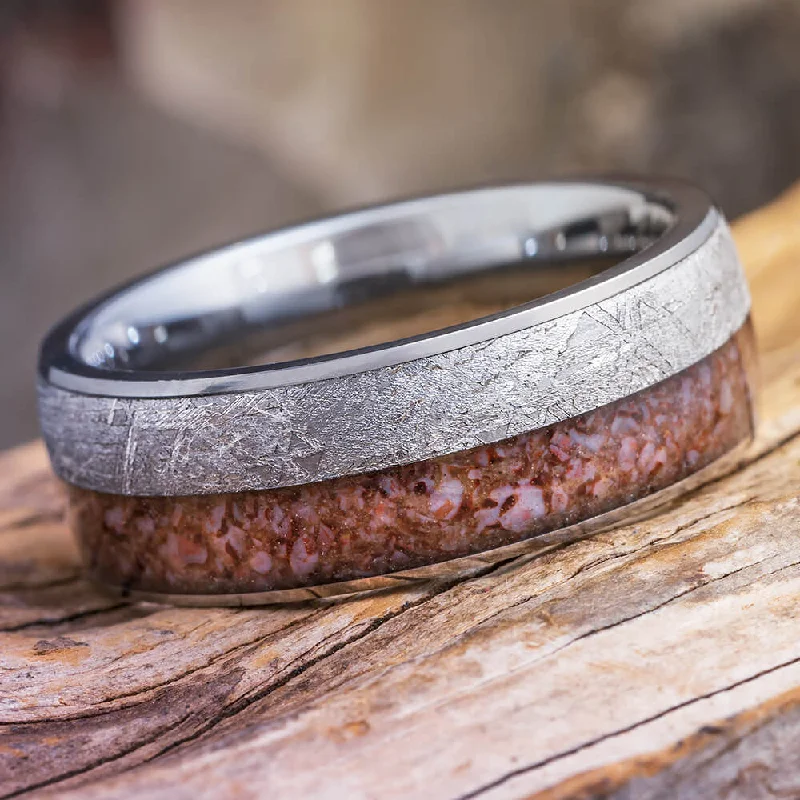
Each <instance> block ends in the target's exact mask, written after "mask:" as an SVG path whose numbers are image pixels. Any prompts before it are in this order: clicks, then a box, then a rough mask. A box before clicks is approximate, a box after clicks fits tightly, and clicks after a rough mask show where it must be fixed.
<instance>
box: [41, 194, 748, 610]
mask: <svg viewBox="0 0 800 800" xmlns="http://www.w3.org/2000/svg"><path fill="white" fill-rule="evenodd" d="M596 257H602V258H604V259H608V258H615V259H617V260H618V262H619V263H616V264H615V265H614V266H611V267H609V268H607V269H604V270H603V271H601V272H594V273H592V274H591V275H590V276H589V277H587V278H585V279H584V280H581V281H579V282H577V283H575V284H574V285H571V286H568V287H563V288H560V289H559V290H558V291H556V292H554V293H549V294H547V295H546V296H544V297H539V298H537V299H534V300H532V301H529V302H526V303H523V304H521V305H515V306H513V307H512V308H510V309H508V310H503V311H500V312H498V313H494V314H492V315H489V316H483V317H480V318H478V319H475V320H470V321H469V322H466V323H464V324H460V325H457V326H451V327H448V328H444V329H441V328H440V329H436V330H434V331H432V332H429V333H423V334H417V335H415V336H412V337H409V338H406V339H400V340H394V341H390V342H386V343H381V344H378V345H373V346H370V347H362V348H359V349H354V350H346V351H344V352H338V353H333V354H327V355H321V356H315V357H311V358H304V359H296V360H293V361H272V362H270V363H268V364H266V365H256V366H247V367H239V368H235V369H232V368H225V369H212V370H208V369H206V370H200V371H198V370H194V371H187V368H186V366H185V365H186V364H187V363H189V362H190V360H191V359H192V358H193V359H195V361H196V360H197V359H200V360H201V363H203V362H202V360H203V359H205V358H206V357H207V356H208V355H209V354H210V353H212V352H215V353H219V352H226V353H227V355H228V356H230V353H231V350H235V349H236V348H237V347H238V345H239V343H241V342H242V341H243V340H245V339H247V340H248V341H250V340H255V341H256V342H257V343H258V344H260V345H261V346H263V344H264V342H271V343H273V344H274V339H275V337H276V336H280V335H282V336H283V338H284V339H286V338H287V337H289V338H291V337H292V336H294V335H296V333H297V331H298V329H299V330H303V329H304V328H311V327H313V325H315V324H316V322H314V320H316V319H318V318H320V317H324V315H325V314H326V313H328V312H329V310H330V309H336V308H353V307H358V306H359V304H360V303H362V302H363V301H365V300H367V299H374V298H381V297H392V296H393V295H394V294H398V293H402V292H404V291H405V290H406V289H408V288H414V287H419V286H423V287H438V286H447V285H451V284H454V283H458V282H459V281H464V280H468V279H471V278H472V277H475V276H484V277H488V279H489V280H490V281H494V280H495V276H499V275H500V273H501V272H502V271H503V270H504V269H506V268H507V267H508V265H517V266H519V265H522V266H523V268H524V271H525V273H526V274H527V275H534V274H535V273H537V271H539V270H546V269H549V270H552V269H553V265H558V264H560V263H561V262H565V263H566V262H574V261H576V260H583V261H586V260H587V259H588V260H590V259H592V258H596ZM749 302H750V301H749V294H748V291H747V286H746V283H745V280H744V277H743V274H742V271H741V268H740V265H739V262H738V259H737V257H736V253H735V250H734V247H733V243H732V240H731V237H730V234H729V232H728V229H727V226H726V225H725V222H724V219H723V217H722V215H721V214H720V212H719V211H717V210H716V209H715V208H714V207H713V206H712V205H711V203H710V202H709V201H708V199H707V198H706V197H705V195H704V194H703V193H702V192H700V191H699V190H697V189H694V188H693V187H689V186H686V185H683V184H672V183H669V184H668V183H662V184H659V185H650V184H642V183H625V184H610V183H600V182H595V183H585V182H583V183H581V182H564V183H551V184H530V185H520V186H511V187H498V188H491V189H481V190H474V191H468V192H460V193H454V194H450V195H442V196H438V197H432V198H425V199H421V200H413V201H408V202H404V203H396V204H392V205H387V206H382V207H378V208H372V209H367V210H365V211H359V212H353V213H350V214H345V215H342V216H339V217H334V218H329V219H327V220H322V221H320V222H314V223H308V224H305V225H302V226H298V227H295V228H290V229H287V230H284V231H280V232H277V233H272V234H268V235H266V236H263V237H259V238H257V239H253V240H250V241H247V242H244V243H239V244H236V245H232V246H229V247H227V248H223V249H221V250H218V251H216V252H213V253H210V254H206V255H203V256H199V257H197V258H194V259H190V260H188V261H186V262H182V263H180V264H178V265H175V266H173V267H170V268H167V269H166V270H162V271H160V272H157V273H155V274H153V275H152V276H149V277H147V278H144V279H142V280H140V281H137V282H136V283H134V284H131V285H130V286H127V287H124V288H123V289H121V290H118V291H117V292H115V293H112V294H111V295H108V296H106V297H104V298H101V299H100V300H98V301H96V302H95V303H93V304H91V305H89V306H88V307H86V308H84V309H82V310H80V311H79V312H77V313H76V314H74V315H72V316H71V317H70V318H68V319H67V320H66V321H65V322H64V323H62V324H61V325H59V326H58V327H57V328H55V329H54V330H53V332H51V334H50V335H49V336H48V337H47V339H46V340H45V343H44V345H43V347H42V353H41V359H40V377H39V404H40V416H41V421H42V428H43V431H44V435H45V441H46V443H47V446H48V450H49V452H50V455H51V460H52V462H53V466H54V468H55V470H56V472H57V474H59V476H60V477H61V478H63V479H64V480H65V481H66V482H67V483H68V484H70V486H71V487H72V488H71V497H72V509H73V514H72V516H73V519H74V525H75V528H76V530H77V532H78V536H79V539H80V540H81V542H82V543H83V545H84V549H85V552H86V555H87V561H88V564H89V568H90V573H91V574H92V575H93V576H94V577H96V578H97V579H99V580H101V581H103V582H105V583H107V584H112V585H115V586H118V587H127V588H130V589H132V590H135V591H145V592H151V593H152V592H155V593H166V594H171V595H173V594H178V595H180V594H189V595H204V594H212V595H224V596H231V597H232V596H234V595H235V596H237V598H239V599H241V595H245V597H247V596H250V593H253V598H254V599H255V595H256V594H259V596H260V593H262V592H270V591H274V590H291V589H295V588H298V587H302V586H308V585H320V584H328V583H332V582H340V581H344V582H348V581H353V580H356V579H360V578H365V577H370V576H375V575H380V574H384V573H394V572H396V571H398V570H408V569H413V568H417V567H421V566H424V565H428V564H432V563H435V562H441V561H443V560H446V559H452V558H458V557H462V556H466V555H468V554H471V553H475V552H481V551H485V550H489V549H492V548H496V547H500V546H504V545H508V544H510V543H512V542H516V541H518V540H521V539H525V538H527V537H530V536H534V535H537V534H541V533H543V532H545V531H549V530H554V529H557V528H563V527H564V526H568V525H572V524H575V523H578V522H580V521H582V520H585V519H589V518H593V517H596V516H597V515H600V514H604V513H607V512H609V511H610V510H612V509H614V508H618V507H620V506H623V505H625V504H627V503H630V502H633V501H636V500H638V499H640V498H643V497H646V496H649V495H651V494H653V493H654V492H658V491H661V490H663V489H665V488H667V487H668V486H670V485H672V484H675V483H677V482H679V481H682V480H684V479H686V478H687V477H688V476H689V475H691V474H693V473H695V472H697V471H698V470H701V469H704V468H706V467H708V466H709V465H711V464H712V463H713V462H715V461H717V460H718V459H719V458H721V457H722V456H723V455H725V454H726V453H728V452H730V451H731V450H732V449H733V448H735V447H736V445H738V444H740V443H741V442H742V441H745V440H747V439H748V438H749V437H750V436H751V435H752V408H751V406H752V403H751V399H750V384H749V374H750V370H751V367H752V347H751V345H750V336H751V334H750V329H749V326H748V325H747V324H746V323H747V319H748V313H749ZM298 326H299V327H298ZM270 337H272V338H270ZM262 599H263V598H262Z"/></svg>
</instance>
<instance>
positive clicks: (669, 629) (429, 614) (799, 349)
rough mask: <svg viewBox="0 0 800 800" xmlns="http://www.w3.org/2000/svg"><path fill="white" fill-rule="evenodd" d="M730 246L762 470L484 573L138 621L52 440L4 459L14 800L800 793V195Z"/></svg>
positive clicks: (140, 610) (1, 700)
mask: <svg viewBox="0 0 800 800" xmlns="http://www.w3.org/2000/svg"><path fill="white" fill-rule="evenodd" d="M736 233H737V238H738V241H739V245H740V248H741V252H742V254H743V256H744V259H745V261H746V265H747V269H748V271H749V274H750V276H751V280H752V287H753V292H754V297H755V308H754V312H755V320H756V325H757V329H758V332H759V334H760V339H761V346H762V364H763V403H762V408H761V420H762V421H761V425H760V431H759V436H758V440H757V442H756V443H755V445H754V446H753V448H752V449H751V451H750V452H749V454H748V456H747V463H746V465H745V466H744V468H742V469H741V470H739V471H737V472H736V473H735V474H732V475H730V476H728V477H726V478H723V479H720V480H716V481H714V482H713V483H711V484H709V485H707V486H705V487H704V488H703V489H701V490H699V491H697V492H695V493H694V494H693V495H692V496H690V497H688V498H686V499H685V501H684V502H682V503H680V504H678V505H676V506H674V507H672V508H671V509H669V510H667V511H665V512H663V513H661V514H660V515H658V516H656V517H654V518H652V519H650V520H648V521H646V522H644V523H641V522H640V523H638V524H636V525H633V526H628V527H619V528H617V529H615V530H613V531H609V532H606V533H602V534H599V535H596V536H594V537H592V538H589V539H586V540H584V541H581V542H578V543H575V544H572V545H569V546H565V547H556V548H553V549H551V550H549V551H547V552H543V553H539V554H538V555H535V556H533V555H529V556H526V557H522V558H519V559H517V561H515V562H514V563H512V564H507V565H505V566H501V567H495V568H492V567H488V566H487V567H486V569H485V574H483V575H481V576H477V577H474V578H473V579H471V580H462V581H459V582H456V583H447V584H431V585H428V586H423V587H416V588H413V589H410V590H408V591H404V592H396V593H394V594H383V595H379V596H373V597H370V598H362V599H357V600H353V601H349V602H344V603H339V604H330V605H317V606H295V607H284V608H270V609H248V610H193V609H174V608H162V607H156V606H128V605H124V604H121V603H119V602H115V601H111V600H108V599H105V598H104V597H102V596H100V595H98V594H97V593H96V592H94V591H93V590H92V589H91V588H90V587H89V586H87V585H86V584H85V583H84V582H82V581H81V579H80V576H79V569H78V565H77V560H76V553H75V550H74V547H73V545H72V543H71V540H70V538H69V536H68V535H67V532H66V530H65V528H64V526H63V524H62V522H61V512H62V500H61V497H60V494H59V491H58V489H57V487H56V485H55V482H54V480H53V478H52V477H51V475H50V472H49V470H48V466H47V462H46V458H45V455H44V453H43V450H42V447H41V445H40V444H38V443H35V444H31V445H29V446H26V447H22V448H19V449H16V450H14V451H11V452H8V453H6V454H5V455H2V456H0V789H2V791H1V792H0V795H2V796H3V797H14V796H19V795H25V796H29V795H42V794H46V793H48V792H49V793H58V794H59V795H63V796H66V797H87V798H93V797H97V798H108V797H125V798H128V797H136V798H164V799H165V800H167V799H169V800H175V798H183V797H186V798H192V800H198V798H205V797H209V798H211V797H213V798H220V797H224V798H225V797H231V798H233V797H266V796H269V797H273V798H280V797H286V798H296V797H302V796H313V797H315V798H325V797H347V798H359V797H364V798H377V797H380V798H393V797H398V798H399V797H403V798H406V797H419V798H430V797H443V798H455V797H478V796H479V797H482V798H486V800H489V798H492V800H495V799H496V798H510V797H514V798H516V797H546V798H563V797H595V796H604V797H615V798H617V797H619V798H623V797H637V798H638V797H643V798H656V797H658V798H670V799H671V798H677V797H703V798H716V797H719V798H723V797H724V798H731V797H746V798H761V797H795V796H800V498H799V497H798V495H799V494H800V190H796V191H795V192H794V193H793V194H789V195H787V196H786V197H784V198H782V199H781V200H779V201H778V202H776V203H775V204H774V205H773V206H771V207H770V208H767V209H765V210H763V211H761V212H759V213H757V214H755V215H752V216H751V217H749V218H748V219H745V220H743V221H742V222H740V223H739V224H738V226H737V228H736Z"/></svg>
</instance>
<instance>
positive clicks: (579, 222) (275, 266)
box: [69, 184, 674, 373]
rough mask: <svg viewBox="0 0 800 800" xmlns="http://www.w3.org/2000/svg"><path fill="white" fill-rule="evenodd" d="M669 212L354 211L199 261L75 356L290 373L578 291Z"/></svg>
mask: <svg viewBox="0 0 800 800" xmlns="http://www.w3.org/2000/svg"><path fill="white" fill-rule="evenodd" d="M673 221H674V214H673V213H672V212H671V211H670V210H669V209H668V208H667V207H666V206H665V205H663V204H661V203H655V202H653V201H651V200H650V199H648V198H647V197H645V195H643V194H642V193H640V192H637V191H634V190H630V189H623V188H619V187H613V186H599V185H598V186H587V185H581V186H580V187H578V186H571V185H569V184H566V185H557V186H548V187H546V190H545V189H544V188H543V187H542V186H523V187H519V186H518V187H505V188H501V189H487V190H483V191H479V192H471V193H464V194H454V195H447V196H444V197H438V198H429V199H425V200H418V201H411V202H408V203H400V204H397V205H393V206H386V207H383V208H377V209H368V210H366V211H363V212H355V213H351V214H347V215H343V216H342V217H337V218H333V219H329V220H325V221H322V222H317V223H309V224H307V225H303V226H300V227H298V228H294V229H290V230H287V231H284V232H279V233H276V234H270V235H267V236H264V237H261V238H258V239H254V240H251V241H249V242H246V243H244V244H239V245H236V246H232V247H229V248H224V249H222V250H219V251H216V252H214V253H210V254H207V255H203V256H200V257H198V258H195V259H192V260H189V261H187V262H184V263H182V264H179V265H177V266H175V267H172V268H170V269H167V270H165V271H162V272H160V273H158V274H156V275H154V276H152V277H150V278H147V279H145V280H143V281H140V282H138V283H137V284H135V285H133V286H132V287H130V288H128V289H127V290H124V291H123V292H121V293H119V294H117V295H115V296H114V297H113V298H111V299H110V300H107V301H105V302H104V303H102V304H100V305H99V306H98V307H97V308H95V309H94V310H93V311H92V312H91V313H90V314H89V315H88V316H87V317H85V318H84V319H83V320H82V321H81V323H80V324H79V325H78V327H77V328H76V329H75V331H74V332H73V333H72V335H71V336H70V339H69V350H70V352H71V354H72V356H73V357H75V358H77V359H78V360H79V361H80V362H82V363H84V364H86V365H88V366H91V367H94V368H99V369H104V370H110V371H111V370H113V371H136V372H154V373H158V372H160V371H164V370H170V371H174V370H213V369H222V368H227V367H234V366H252V365H256V364H265V363H281V362H286V361H291V360H294V359H298V358H309V357H314V356H318V355H323V354H331V353H337V352H342V351H347V350H352V349H355V348H362V347H369V346H374V345H379V344H381V343H384V342H387V341H392V340H396V339H402V338H407V337H414V336H418V335H420V334H424V333H427V332H430V331H434V330H440V329H442V328H445V327H448V326H453V325H459V324H463V323H467V322H470V321H472V320H475V319H479V318H481V317H485V316H487V315H490V314H494V313H497V312H502V311H506V310H508V309H511V308H513V307H515V306H518V305H520V304H522V303H526V302H529V301H531V300H535V299H538V298H540V297H543V296H545V295H547V294H550V293H552V292H555V291H558V290H561V289H564V288H567V287H569V286H573V285H576V284H578V283H580V282H581V281H584V280H586V279H587V278H590V277H592V276H594V275H597V274H598V273H599V272H602V271H603V270H605V269H607V268H608V267H609V266H612V265H613V264H615V263H617V262H619V261H620V260H622V259H624V258H626V257H628V256H630V255H632V254H634V253H636V252H639V251H640V250H642V249H643V248H644V247H646V246H648V245H650V244H651V243H653V242H654V241H655V240H656V239H658V238H659V236H661V235H662V234H663V233H664V232H665V231H666V230H667V229H668V228H669V227H670V225H671V224H672V223H673Z"/></svg>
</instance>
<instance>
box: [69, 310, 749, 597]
mask: <svg viewBox="0 0 800 800" xmlns="http://www.w3.org/2000/svg"><path fill="white" fill-rule="evenodd" d="M751 336H752V334H751V331H750V328H749V325H748V326H745V327H744V328H743V329H742V330H741V331H740V332H739V333H738V334H736V336H734V337H733V338H732V339H731V340H730V341H729V342H728V343H727V344H726V345H725V346H723V347H722V348H720V349H719V350H718V351H716V352H715V353H713V354H712V355H710V356H709V357H708V358H706V359H704V360H703V361H702V362H700V363H699V364H696V365H694V366H692V367H690V368H689V369H687V370H685V371H683V372H682V373H680V374H678V375H675V376H674V377H672V378H669V379H668V380H666V381H663V382H662V383H660V384H658V385H657V386H654V387H651V388H650V389H646V390H644V391H642V392H639V393H638V394H637V395H634V396H632V397H630V398H626V399H624V400H621V401H618V402H616V403H612V404H611V405H608V406H605V407H603V408H601V409H598V410H597V411H593V412H591V413H588V414H584V415H582V416H580V417H576V418H574V419H570V420H567V421H565V422H562V423H558V424H556V425H552V426H550V427H548V428H544V429H541V430H538V431H533V432H530V433H525V434H521V435H519V436H515V437H513V438H511V439H507V440H505V441H503V442H499V443H497V444H491V445H485V446H482V447H477V448H475V449H473V450H468V451H464V452H460V453H456V454H454V455H449V456H444V457H441V458H435V459H431V460H429V461H424V462H420V463H416V464H410V465H407V466H401V467H394V468H391V469H386V470H382V471H380V472H375V473H370V474H366V475H356V476H350V477H344V478H336V479H334V480H328V481H323V482H320V483H315V484H309V485H306V486H299V487H294V488H287V489H273V490H268V491H263V492H241V493H234V494H223V495H205V496H191V497H165V498H142V497H123V496H116V495H106V494H101V493H98V492H93V491H88V490H85V489H79V488H76V487H70V498H71V517H72V522H73V526H74V529H75V531H76V533H77V536H78V539H79V541H80V543H81V546H82V549H83V553H84V558H85V561H86V564H87V565H88V568H89V571H90V573H91V575H92V576H93V577H94V578H96V579H97V580H100V581H102V582H104V583H107V584H112V585H116V586H124V587H127V588H131V589H140V590H147V591H155V592H169V593H193V594H196V593H225V592H256V591H266V590H270V589H287V588H293V587H298V586H305V585H313V584H323V583H330V582H333V581H342V580H351V579H354V578H359V577H366V576H372V575H379V574H382V573H386V572H393V571H396V570H400V569H406V568H410V567H417V566H421V565H425V564H431V563H434V562H438V561H445V560H447V559H451V558H455V557H458V556H463V555H467V554H470V553H475V552H479V551H483V550H488V549H491V548H494V547H498V546H500V545H505V544H509V543H511V542H516V541H519V540H521V539H525V538H528V537H531V536H536V535H537V534H541V533H543V532H546V531H551V530H555V529H557V528H561V527H564V526H566V525H570V524H573V523H576V522H579V521H581V520H585V519H589V518H591V517H593V516H596V515H598V514H602V513H604V512H606V511H609V510H611V509H613V508H616V507H618V506H621V505H624V504H626V503H629V502H632V501H633V500H636V499H638V498H641V497H644V496H645V495H648V494H650V493H652V492H655V491H658V490H659V489H663V488H665V487H667V486H669V485H670V484H672V483H674V482H676V481H678V480H681V479H683V478H685V477H687V476H688V475H690V474H691V473H693V472H696V471H697V470H699V469H701V468H702V467H705V466H707V465H708V464H710V463H711V462H713V461H714V460H716V459H717V458H719V457H720V456H722V455H723V454H725V453H726V452H728V451H729V450H730V449H731V448H733V447H734V446H735V445H737V444H738V443H740V442H741V441H743V440H745V439H747V438H749V437H750V436H751V434H752V420H751V402H750V390H749V384H748V369H747V367H748V363H749V358H748V353H750V352H751Z"/></svg>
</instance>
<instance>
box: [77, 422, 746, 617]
mask: <svg viewBox="0 0 800 800" xmlns="http://www.w3.org/2000/svg"><path fill="white" fill-rule="evenodd" d="M751 444H752V437H748V438H747V439H746V440H745V441H743V442H741V443H740V444H738V445H736V446H735V447H734V448H733V449H731V450H730V451H729V452H728V453H726V454H725V455H723V456H721V457H720V458H718V459H717V460H716V461H714V462H713V463H711V464H709V465H708V466H707V467H705V468H703V469H701V470H698V471H697V472H695V473H694V474H693V475H690V476H689V477H687V478H684V479H683V480H682V481H678V482H677V483H674V484H672V485H671V486H667V487H666V488H664V489H662V490H661V491H659V492H655V493H653V494H651V495H648V496H647V497H643V498H640V499H639V500H635V501H634V502H632V503H628V504H627V505H624V506H620V507H619V508H615V509H612V510H611V511H608V512H606V513H605V514H600V515H598V516H596V517H592V518H591V519H588V520H584V521H583V522H579V523H577V524H575V525H570V526H568V527H566V528H559V529H558V530H555V531H551V532H550V533H544V534H540V535H539V536H534V537H532V538H530V539H526V540H524V541H521V542H515V543H514V544H509V545H505V546H504V547H497V548H495V549H493V550H486V551H484V552H482V553H476V554H475V555H471V556H464V557H462V558H454V559H451V560H449V561H441V562H438V563H436V564H431V565H428V566H425V567H418V568H416V569H410V570H403V571H400V572H394V573H389V574H386V575H376V576H374V577H371V578H359V579H356V580H352V581H340V582H338V583H328V584H323V585H320V586H305V587H301V588H297V589H276V590H272V591H267V592H244V593H237V594H233V593H231V594H168V593H160V592H150V591H140V590H137V589H126V588H124V587H121V586H113V585H111V584H107V583H103V582H102V581H98V580H97V579H95V578H91V582H92V584H93V585H94V586H95V587H96V588H97V589H98V590H100V591H101V592H103V594H106V595H110V596H112V597H115V598H123V599H126V600H130V601H132V602H145V603H158V604H162V605H164V604H167V605H176V606H199V607H206V608H208V607H231V606H234V607H246V606H261V605H280V604H286V603H309V602H314V601H319V602H335V601H342V600H348V599H352V598H361V597H365V596H367V595H370V594H374V593H377V592H385V591H393V590H394V591H396V590H407V589H414V588H418V589H424V588H425V586H426V585H430V584H433V583H437V582H438V583H448V582H453V581H455V580H458V579H464V580H466V579H470V578H477V577H480V576H481V575H482V574H483V573H485V572H487V571H490V570H492V569H496V568H497V566H498V565H502V564H503V562H509V568H513V566H515V565H516V564H518V563H519V562H518V561H517V559H520V558H522V557H524V556H536V555H539V554H542V553H544V552H546V551H548V550H553V549H554V548H556V547H559V546H563V545H566V544H571V543H573V542H576V541H578V540H580V539H583V538H586V537H588V536H593V535H596V534H599V533H602V532H604V531H607V530H611V529H613V528H617V527H621V526H630V525H634V524H637V523H640V522H643V521H645V520H647V519H650V518H652V517H654V516H656V515H658V514H660V513H663V512H664V511H665V509H666V507H667V506H669V505H670V504H673V503H675V502H676V501H678V500H680V499H682V498H685V496H686V495H687V494H689V493H690V492H693V491H697V490H699V489H701V488H702V487H703V486H706V485H708V484H709V483H712V482H714V481H716V480H719V479H720V478H723V477H725V476H726V475H729V474H731V473H732V472H734V471H735V470H736V469H737V468H738V467H739V466H741V464H742V463H743V462H746V460H747V454H748V452H749V450H750V446H751Z"/></svg>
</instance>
